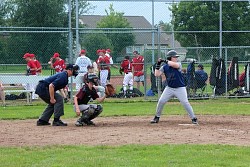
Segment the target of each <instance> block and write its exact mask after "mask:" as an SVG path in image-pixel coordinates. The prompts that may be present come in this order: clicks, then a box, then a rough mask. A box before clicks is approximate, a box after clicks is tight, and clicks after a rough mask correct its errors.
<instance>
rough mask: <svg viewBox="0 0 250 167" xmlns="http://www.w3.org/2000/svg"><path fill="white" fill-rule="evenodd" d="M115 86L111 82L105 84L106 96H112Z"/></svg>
mask: <svg viewBox="0 0 250 167" xmlns="http://www.w3.org/2000/svg"><path fill="white" fill-rule="evenodd" d="M115 93H116V92H115V88H114V86H113V85H112V84H107V85H106V87H105V94H106V95H107V96H113V95H115Z"/></svg>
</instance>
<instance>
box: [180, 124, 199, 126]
mask: <svg viewBox="0 0 250 167" xmlns="http://www.w3.org/2000/svg"><path fill="white" fill-rule="evenodd" d="M178 125H180V126H195V125H197V124H178Z"/></svg>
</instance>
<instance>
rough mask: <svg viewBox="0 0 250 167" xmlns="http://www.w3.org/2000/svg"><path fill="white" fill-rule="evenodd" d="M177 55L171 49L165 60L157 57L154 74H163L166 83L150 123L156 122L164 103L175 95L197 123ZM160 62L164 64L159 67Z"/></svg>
mask: <svg viewBox="0 0 250 167" xmlns="http://www.w3.org/2000/svg"><path fill="white" fill-rule="evenodd" d="M178 57H179V56H178V55H177V52H176V51H174V50H171V51H169V52H168V53H167V60H162V59H161V58H159V59H158V62H157V65H156V68H155V76H156V77H159V76H161V75H162V74H165V76H166V79H167V83H168V85H167V86H166V88H165V89H164V91H163V93H162V95H161V97H160V99H159V101H158V103H157V107H156V114H155V117H154V119H153V120H151V123H158V122H159V119H160V116H161V113H162V110H163V107H164V105H165V104H166V103H167V102H168V101H169V100H170V98H172V97H177V98H178V99H179V101H180V102H181V104H182V105H183V106H184V108H185V110H186V111H187V113H188V115H189V117H190V118H191V120H192V123H193V124H198V121H197V118H196V116H195V114H194V112H193V108H192V106H191V105H190V103H189V101H188V98H187V91H186V85H185V82H184V78H183V76H182V73H181V68H182V66H181V63H180V62H178ZM162 62H165V63H166V64H165V65H163V66H162V67H160V65H161V63H162Z"/></svg>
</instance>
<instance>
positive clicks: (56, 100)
mask: <svg viewBox="0 0 250 167" xmlns="http://www.w3.org/2000/svg"><path fill="white" fill-rule="evenodd" d="M78 70H79V66H78V65H73V64H69V65H68V66H67V67H66V70H65V71H63V72H60V73H57V74H55V75H52V76H50V77H49V78H46V79H44V80H41V81H39V84H38V85H37V88H36V92H35V93H36V94H38V95H39V97H40V98H41V99H42V100H43V101H44V102H46V103H47V104H48V106H47V108H46V109H45V110H44V112H43V113H42V115H41V116H40V117H39V120H38V121H37V126H44V125H50V123H49V119H50V118H51V116H52V115H53V113H54V121H53V123H52V125H53V126H67V123H64V122H63V121H61V120H60V117H61V116H62V115H64V104H63V97H62V96H61V95H60V94H58V93H56V91H57V90H60V89H62V88H64V87H65V86H66V85H67V84H68V77H71V76H74V77H76V76H77V75H78Z"/></svg>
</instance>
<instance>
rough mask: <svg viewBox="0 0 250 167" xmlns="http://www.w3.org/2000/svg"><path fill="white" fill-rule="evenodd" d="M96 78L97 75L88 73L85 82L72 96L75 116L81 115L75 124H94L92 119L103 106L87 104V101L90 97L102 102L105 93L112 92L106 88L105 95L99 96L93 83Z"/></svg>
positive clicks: (95, 82) (95, 81) (109, 93)
mask: <svg viewBox="0 0 250 167" xmlns="http://www.w3.org/2000/svg"><path fill="white" fill-rule="evenodd" d="M97 80H98V77H97V75H95V74H88V78H87V82H86V83H85V85H84V86H83V87H82V88H81V89H80V90H79V91H78V93H77V94H76V96H75V97H74V110H75V112H76V114H77V116H80V115H81V117H80V118H79V119H78V120H77V121H76V123H75V125H76V126H83V125H84V124H86V125H95V124H94V122H93V121H92V120H93V119H94V118H96V117H97V116H98V115H99V114H100V113H101V112H102V111H103V107H102V105H100V104H88V102H89V101H90V99H93V100H97V101H98V102H99V103H102V102H103V101H104V99H105V98H106V96H107V95H111V94H112V91H111V92H108V89H106V92H105V95H104V96H103V97H99V95H98V94H97V91H96V89H95V88H94V85H96V84H97Z"/></svg>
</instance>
